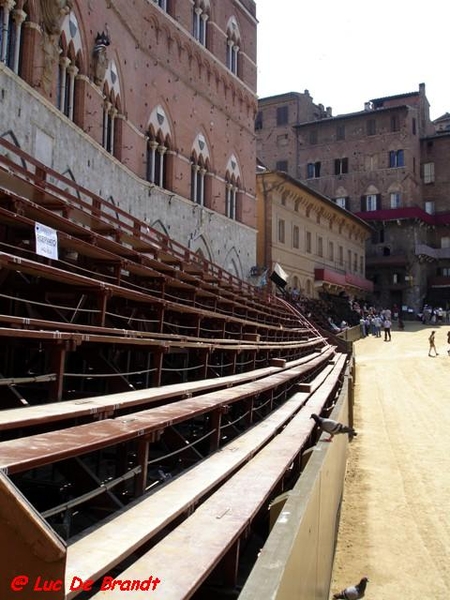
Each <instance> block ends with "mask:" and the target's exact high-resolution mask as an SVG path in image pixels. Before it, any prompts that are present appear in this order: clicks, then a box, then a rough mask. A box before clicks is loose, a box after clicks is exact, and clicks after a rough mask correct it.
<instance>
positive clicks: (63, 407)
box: [0, 351, 323, 431]
mask: <svg viewBox="0 0 450 600" xmlns="http://www.w3.org/2000/svg"><path fill="white" fill-rule="evenodd" d="M322 353H323V351H322V352H311V354H309V355H307V356H306V357H302V358H301V359H297V360H295V361H290V362H288V363H287V366H286V368H293V367H297V366H299V365H302V364H307V363H308V362H310V361H312V360H314V359H316V358H318V357H320V356H321V354H322ZM279 371H280V368H279V367H265V368H262V369H257V370H254V371H251V372H248V373H239V374H236V375H227V376H225V377H219V378H217V377H215V378H211V379H203V380H201V381H191V382H186V383H175V384H171V385H165V386H162V387H155V388H148V389H144V390H135V391H132V392H120V393H117V394H107V395H104V396H94V397H92V398H85V399H83V400H67V401H65V402H51V403H48V404H42V405H39V406H27V407H21V408H11V409H4V410H2V411H0V431H2V430H8V429H17V428H21V429H22V428H25V427H32V426H35V425H42V424H46V423H49V424H50V423H54V422H55V421H62V420H68V419H75V418H78V417H84V416H87V415H92V416H93V418H95V419H98V418H102V417H103V418H104V415H105V414H107V415H108V416H112V415H114V414H117V413H118V412H119V411H120V410H123V409H125V408H126V409H129V408H131V407H136V408H137V407H139V406H140V405H142V404H149V403H154V402H160V401H161V400H169V399H171V398H175V397H177V396H178V397H190V396H192V395H194V394H198V393H200V392H204V391H207V390H208V391H212V390H214V389H220V388H224V387H230V386H234V385H237V384H241V383H245V382H247V381H256V380H258V379H261V378H263V377H267V376H269V375H273V374H274V373H277V372H279Z"/></svg>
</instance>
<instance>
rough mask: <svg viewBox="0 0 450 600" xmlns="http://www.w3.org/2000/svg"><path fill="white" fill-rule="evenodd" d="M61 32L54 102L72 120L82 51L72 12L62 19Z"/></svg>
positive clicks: (76, 24)
mask: <svg viewBox="0 0 450 600" xmlns="http://www.w3.org/2000/svg"><path fill="white" fill-rule="evenodd" d="M61 32H62V33H61V36H60V38H59V65H58V83H57V85H58V89H57V95H56V98H57V100H56V102H57V107H58V109H59V110H60V111H61V112H62V113H64V114H65V115H66V117H68V118H69V119H70V120H71V121H73V120H74V111H75V101H76V86H77V75H78V72H79V61H78V56H79V54H80V53H81V52H82V45H81V36H80V31H79V27H78V21H77V18H76V16H75V14H74V13H73V12H70V14H68V15H67V16H66V18H65V19H64V22H63V25H62V29H61Z"/></svg>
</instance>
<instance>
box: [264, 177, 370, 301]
mask: <svg viewBox="0 0 450 600" xmlns="http://www.w3.org/2000/svg"><path fill="white" fill-rule="evenodd" d="M257 222H258V235H257V260H258V265H257V267H258V268H257V272H258V273H271V272H272V271H273V268H274V267H275V265H276V264H279V265H280V266H281V267H282V269H283V270H284V271H285V272H286V273H287V275H288V278H287V284H286V289H290V290H294V289H295V288H297V290H299V292H300V293H301V294H302V295H304V296H307V297H309V298H317V297H319V295H320V293H321V292H325V293H330V294H336V295H338V294H341V293H344V294H345V295H348V296H349V297H352V298H353V297H355V298H365V297H367V296H368V295H370V293H371V292H372V290H373V284H372V282H371V281H369V280H367V279H366V277H365V242H366V239H368V238H369V237H370V235H371V227H370V226H369V225H367V224H366V223H365V222H364V221H362V220H361V219H359V218H358V217H356V216H355V215H354V214H352V213H350V212H348V211H347V210H345V209H344V208H341V207H340V206H338V205H337V204H335V203H334V202H333V201H332V200H330V199H329V198H327V197H326V196H323V195H322V194H319V193H318V192H315V191H314V190H312V189H311V188H309V187H307V186H306V185H304V184H302V183H300V182H299V181H297V180H296V179H294V178H292V177H291V176H289V175H288V174H287V173H284V172H278V171H263V172H259V173H258V175H257Z"/></svg>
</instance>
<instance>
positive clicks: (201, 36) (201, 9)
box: [192, 0, 209, 47]
mask: <svg viewBox="0 0 450 600" xmlns="http://www.w3.org/2000/svg"><path fill="white" fill-rule="evenodd" d="M208 9H209V6H208V4H207V2H205V0H196V1H195V2H194V6H193V9H192V10H193V22H192V35H193V36H194V38H195V39H196V40H197V42H200V44H202V46H205V47H206V42H207V22H208V19H209V14H208Z"/></svg>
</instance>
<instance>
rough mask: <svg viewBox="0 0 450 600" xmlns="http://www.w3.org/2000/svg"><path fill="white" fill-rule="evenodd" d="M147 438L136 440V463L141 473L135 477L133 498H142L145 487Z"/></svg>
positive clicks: (147, 451) (147, 452)
mask: <svg viewBox="0 0 450 600" xmlns="http://www.w3.org/2000/svg"><path fill="white" fill-rule="evenodd" d="M149 441H150V440H149V438H148V437H143V438H140V439H139V440H138V443H137V444H138V450H137V461H138V464H139V466H140V467H141V472H140V473H138V475H137V476H136V485H135V491H134V493H135V496H136V497H137V496H142V494H144V493H145V488H146V487H147V465H148V454H149Z"/></svg>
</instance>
